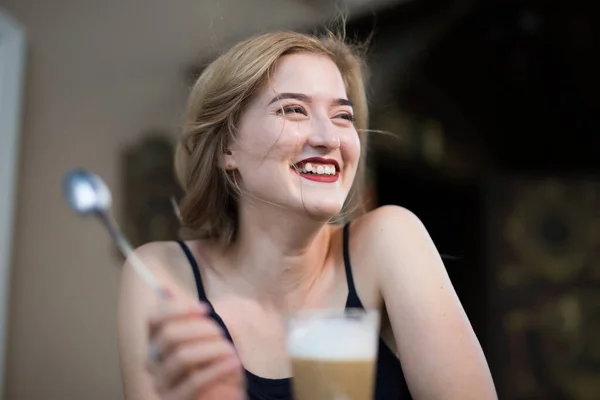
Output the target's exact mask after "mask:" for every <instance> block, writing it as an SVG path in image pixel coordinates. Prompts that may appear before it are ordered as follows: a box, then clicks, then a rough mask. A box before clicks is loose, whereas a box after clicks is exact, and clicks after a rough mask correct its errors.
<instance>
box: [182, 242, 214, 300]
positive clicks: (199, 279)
mask: <svg viewBox="0 0 600 400" xmlns="http://www.w3.org/2000/svg"><path fill="white" fill-rule="evenodd" d="M177 243H178V244H179V246H180V247H181V250H183V253H184V254H185V257H186V258H187V260H188V262H189V263H190V266H191V267H192V272H193V273H194V281H195V282H196V290H197V291H198V298H199V299H200V301H204V302H207V303H208V298H207V297H206V292H204V285H203V284H202V276H201V275H200V267H199V266H198V262H197V261H196V258H195V257H194V255H193V254H192V252H191V250H190V248H189V247H188V245H187V244H185V242H184V241H183V240H178V241H177Z"/></svg>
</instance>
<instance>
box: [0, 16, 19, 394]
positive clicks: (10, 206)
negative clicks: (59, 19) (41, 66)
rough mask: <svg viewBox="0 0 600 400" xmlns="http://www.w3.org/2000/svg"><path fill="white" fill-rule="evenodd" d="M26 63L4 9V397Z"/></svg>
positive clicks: (0, 330)
mask: <svg viewBox="0 0 600 400" xmlns="http://www.w3.org/2000/svg"><path fill="white" fill-rule="evenodd" d="M24 63H25V32H24V30H23V28H22V26H21V25H20V24H19V23H18V22H17V21H16V20H15V19H14V18H12V17H11V16H10V15H9V14H8V13H7V12H6V10H3V9H1V8H0V188H1V189H0V396H1V394H2V393H3V392H4V371H5V359H6V354H5V349H6V342H7V332H8V327H7V323H8V317H7V313H8V300H9V282H10V267H11V258H12V254H13V251H12V245H13V240H12V231H13V221H14V218H13V215H14V210H15V196H16V195H15V189H16V178H17V166H18V147H19V133H20V129H21V127H20V125H21V124H20V122H21V97H22V96H21V93H22V81H23V79H22V77H23V72H24Z"/></svg>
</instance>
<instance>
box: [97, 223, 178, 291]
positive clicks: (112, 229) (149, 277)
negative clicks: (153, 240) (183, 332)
mask: <svg viewBox="0 0 600 400" xmlns="http://www.w3.org/2000/svg"><path fill="white" fill-rule="evenodd" d="M96 214H97V216H98V218H99V219H100V221H102V224H103V225H104V226H105V227H106V229H107V230H108V233H109V234H110V236H111V237H112V239H113V241H114V242H115V243H116V245H117V246H118V247H119V250H121V253H122V254H123V256H125V259H126V260H127V261H128V262H129V263H130V264H131V266H132V267H133V269H134V271H136V272H137V273H138V275H139V276H140V277H141V278H142V280H143V281H144V282H146V284H148V286H150V287H151V288H152V289H153V290H154V291H156V292H157V293H158V295H159V296H160V297H161V298H163V299H170V298H171V297H172V296H171V294H170V291H169V290H167V289H166V288H165V287H163V286H162V285H161V284H160V283H159V281H158V279H157V278H156V276H155V275H154V274H153V273H152V271H151V270H150V268H148V266H147V265H146V264H145V263H144V262H143V261H142V259H141V258H140V257H139V256H138V255H137V254H136V252H135V251H134V250H133V248H132V247H131V245H130V244H129V242H128V241H127V239H126V238H125V236H124V235H123V233H122V232H121V231H120V230H119V228H118V227H117V224H116V222H114V221H113V220H112V219H111V218H110V216H109V215H108V214H107V213H105V212H97V213H96Z"/></svg>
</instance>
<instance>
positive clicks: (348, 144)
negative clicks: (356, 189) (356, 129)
mask: <svg viewBox="0 0 600 400" xmlns="http://www.w3.org/2000/svg"><path fill="white" fill-rule="evenodd" d="M341 146H342V154H343V157H344V159H345V162H348V163H352V164H357V163H358V159H359V158H360V152H361V144H360V139H359V138H358V135H357V134H354V135H349V136H348V137H346V138H345V140H343V141H342V143H341Z"/></svg>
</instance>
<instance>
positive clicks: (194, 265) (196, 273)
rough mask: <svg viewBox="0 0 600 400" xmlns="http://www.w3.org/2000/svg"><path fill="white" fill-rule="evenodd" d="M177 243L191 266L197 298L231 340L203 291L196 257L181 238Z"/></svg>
mask: <svg viewBox="0 0 600 400" xmlns="http://www.w3.org/2000/svg"><path fill="white" fill-rule="evenodd" d="M177 243H178V244H179V246H180V247H181V249H182V250H183V252H184V253H185V257H186V258H187V259H188V262H189V263H190V266H191V267H192V272H193V273H194V280H195V281H196V290H197V291H198V299H199V300H200V301H202V302H204V303H206V304H208V306H209V307H210V316H211V318H212V319H214V320H215V321H216V322H217V323H218V324H219V325H220V326H221V328H223V330H224V331H225V336H227V339H229V341H230V342H233V338H232V337H231V333H229V329H227V326H226V325H225V322H224V321H223V319H221V317H220V316H219V315H218V314H217V312H216V311H215V308H214V307H213V305H212V304H211V302H210V300H208V297H207V296H206V292H205V291H204V285H203V284H202V275H200V267H199V266H198V262H197V261H196V258H195V257H194V255H193V254H192V251H191V250H190V248H189V247H188V245H187V244H186V243H185V242H184V241H183V240H177Z"/></svg>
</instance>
